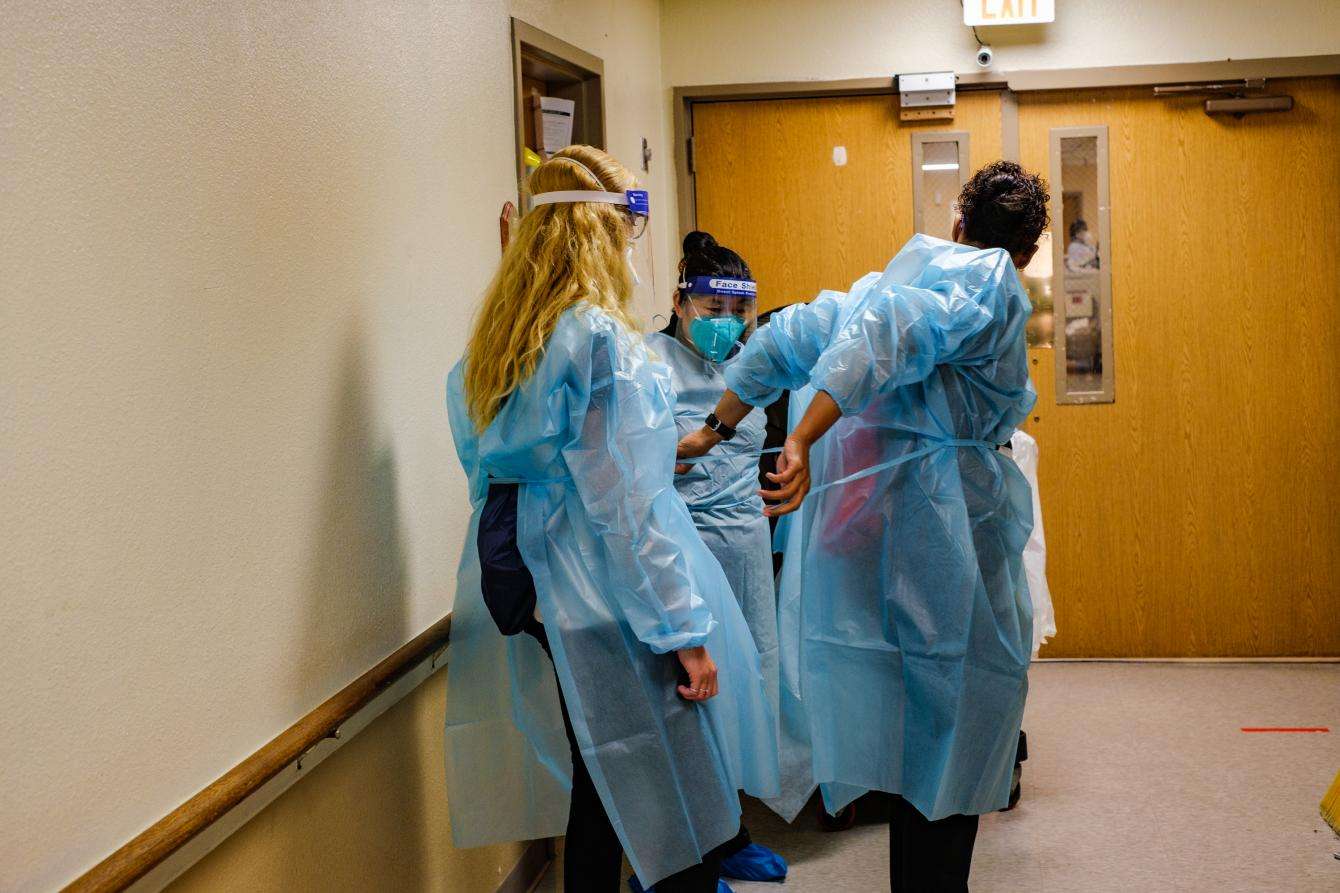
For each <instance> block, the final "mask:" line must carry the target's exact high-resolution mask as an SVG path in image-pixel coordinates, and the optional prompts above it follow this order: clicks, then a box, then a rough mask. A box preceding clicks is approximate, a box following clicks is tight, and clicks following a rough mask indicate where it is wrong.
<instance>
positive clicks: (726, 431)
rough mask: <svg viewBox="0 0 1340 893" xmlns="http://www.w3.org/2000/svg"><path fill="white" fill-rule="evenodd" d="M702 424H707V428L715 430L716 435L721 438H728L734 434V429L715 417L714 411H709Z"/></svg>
mask: <svg viewBox="0 0 1340 893" xmlns="http://www.w3.org/2000/svg"><path fill="white" fill-rule="evenodd" d="M703 424H704V425H706V426H707V430H709V431H715V432H716V435H717V437H720V438H721V439H722V440H730V439H731V438H732V437H734V436H735V429H734V428H732V427H731V426H730V425H727V424H726V423H725V422H723V421H721V419H719V418H717V414H716V413H715V412H709V413H708V414H707V421H705V422H703Z"/></svg>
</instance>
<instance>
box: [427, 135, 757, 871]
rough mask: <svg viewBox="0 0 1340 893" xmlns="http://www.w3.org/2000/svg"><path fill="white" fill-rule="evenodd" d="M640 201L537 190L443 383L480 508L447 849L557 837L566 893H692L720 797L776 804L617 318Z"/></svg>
mask: <svg viewBox="0 0 1340 893" xmlns="http://www.w3.org/2000/svg"><path fill="white" fill-rule="evenodd" d="M636 186H637V183H636V181H635V180H634V179H633V176H632V175H631V174H630V173H629V172H628V171H627V170H626V169H625V168H624V167H623V166H622V165H620V164H619V163H618V162H617V161H615V160H614V159H613V158H611V157H610V156H609V155H607V154H605V153H604V152H601V151H600V150H598V149H593V148H590V147H587V146H570V147H568V148H566V149H563V150H562V151H560V152H559V153H557V154H556V155H555V156H554V157H553V158H551V159H550V160H548V161H546V162H545V163H544V164H542V165H540V167H539V168H537V169H536V171H535V172H534V173H533V174H532V175H531V177H530V180H529V182H528V188H529V191H530V193H531V196H532V198H531V204H532V206H533V207H532V209H531V211H530V212H529V213H528V214H527V215H526V216H525V217H524V218H522V220H521V222H520V225H519V227H518V229H517V233H516V237H515V238H514V240H513V241H512V243H511V244H509V245H508V246H507V248H506V249H505V251H504V253H503V258H502V262H501V265H500V267H499V270H498V273H497V275H496V277H495V278H494V280H493V282H492V284H491V285H490V286H489V288H488V290H487V292H486V293H485V297H484V301H483V305H482V307H481V309H480V314H479V317H478V319H477V320H476V322H475V324H474V328H473V331H472V332H471V335H470V340H469V344H468V346H467V349H466V355H465V357H464V359H462V361H461V362H460V363H458V364H457V365H456V367H455V368H454V369H453V370H452V372H451V376H450V380H449V384H448V401H447V402H448V409H449V411H450V416H451V427H452V434H453V437H454V439H455V443H456V450H457V453H458V455H459V457H460V460H461V464H462V465H463V466H464V468H465V471H466V473H467V475H468V477H469V491H470V499H471V503H472V505H473V507H474V512H473V515H472V517H471V521H470V528H469V532H468V535H467V538H466V545H465V549H464V551H463V554H462V556H461V563H460V572H459V577H458V584H457V591H456V601H455V604H454V608H453V615H452V637H451V646H450V650H449V653H448V662H449V665H450V667H451V672H450V673H449V674H448V681H447V707H446V736H445V743H446V769H447V786H448V794H449V803H450V809H451V828H452V835H453V838H454V840H455V842H456V845H457V846H479V845H483V844H488V843H498V842H504V841H513V840H529V839H536V838H541V837H553V836H558V835H560V834H564V833H565V832H566V836H567V849H566V854H565V865H564V879H565V886H566V889H569V890H590V891H598V893H614V891H616V890H618V889H619V888H620V884H621V880H622V879H621V871H620V868H621V859H622V856H623V855H625V854H626V855H627V856H628V858H629V861H630V862H631V863H632V866H633V869H634V872H635V873H636V875H637V877H638V878H639V879H640V880H641V881H642V882H643V883H644V884H645V885H647V886H650V885H652V884H656V887H657V889H658V890H659V891H661V893H667V891H695V893H707V891H713V890H716V889H717V882H718V871H719V865H718V862H719V858H720V852H719V851H720V848H721V847H722V845H723V844H725V843H727V842H728V841H730V840H732V839H733V838H734V836H735V835H736V834H737V832H738V830H739V827H740V806H739V795H738V791H739V790H740V789H744V790H747V791H749V792H751V793H755V794H757V795H760V796H771V795H773V794H775V793H776V791H777V769H776V756H775V750H772V751H770V747H771V744H772V742H773V740H774V738H773V735H774V730H775V727H776V721H775V719H774V717H773V714H772V710H771V708H770V706H769V704H768V700H767V695H766V694H765V692H764V686H763V677H762V674H761V672H760V669H759V658H758V652H757V649H756V648H755V646H754V643H753V639H752V637H751V635H750V632H749V629H748V627H747V626H746V624H745V620H744V617H743V615H742V614H741V612H740V608H739V605H738V604H737V603H736V601H735V598H734V595H733V594H732V592H731V589H730V586H729V584H728V582H727V580H726V578H725V575H724V574H723V573H722V570H721V567H720V565H719V564H718V563H717V561H716V559H715V558H713V556H712V554H711V552H709V551H708V549H707V548H706V547H705V546H704V545H703V543H702V541H701V540H700V539H699V538H698V536H697V534H696V531H695V530H694V527H693V522H692V519H691V518H690V516H689V513H688V511H687V509H686V508H685V506H684V503H683V501H682V500H681V499H680V498H679V497H678V495H677V494H676V493H675V492H674V490H673V488H672V486H671V475H672V467H673V464H674V452H675V442H676V439H677V436H678V435H677V431H676V427H675V424H674V417H673V400H674V391H673V387H672V385H671V381H670V376H669V372H668V370H667V369H666V368H665V366H664V365H663V364H662V363H661V362H659V361H658V360H657V359H656V358H655V356H654V355H652V354H651V353H650V352H649V351H648V350H647V347H646V345H645V344H644V343H643V339H642V336H641V335H640V334H639V333H638V331H637V329H636V326H635V324H634V323H633V321H632V319H631V317H630V315H629V312H628V306H629V302H630V298H631V295H632V290H633V287H634V280H635V278H636V277H635V273H634V270H635V264H634V263H633V259H632V257H631V256H630V252H629V248H630V247H631V245H632V243H633V242H634V240H635V239H636V236H637V235H638V234H639V232H640V230H641V228H642V226H643V225H644V224H645V218H646V216H647V213H648V208H647V204H646V193H645V192H640V191H638V190H636V188H635V187H636ZM639 218H641V219H639ZM555 680H556V681H557V684H555ZM769 757H770V759H771V762H769Z"/></svg>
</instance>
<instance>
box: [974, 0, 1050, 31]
mask: <svg viewBox="0 0 1340 893" xmlns="http://www.w3.org/2000/svg"><path fill="white" fill-rule="evenodd" d="M1054 21H1056V0H963V24H965V25H1031V24H1034V23H1035V22H1054Z"/></svg>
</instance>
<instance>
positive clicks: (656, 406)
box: [563, 331, 717, 700]
mask: <svg viewBox="0 0 1340 893" xmlns="http://www.w3.org/2000/svg"><path fill="white" fill-rule="evenodd" d="M620 341H622V338H621V337H620V336H619V335H617V334H615V333H611V332H600V331H597V332H596V333H595V334H594V337H593V338H592V344H591V348H590V350H591V354H590V359H589V364H590V375H589V377H586V376H578V379H579V380H580V379H583V378H584V379H585V380H586V381H588V382H590V384H589V386H588V389H587V391H586V393H575V394H573V395H572V397H573V400H572V402H573V403H576V404H580V405H582V406H584V410H583V411H582V412H581V413H580V414H579V415H577V416H574V417H573V420H572V421H573V425H574V429H573V431H572V433H571V435H570V439H569V442H568V443H567V444H566V445H565V446H564V448H563V457H564V459H565V460H566V462H567V465H568V468H569V470H570V472H571V474H572V481H573V485H574V487H575V489H576V491H577V495H578V497H579V498H580V500H581V503H582V507H583V508H584V509H585V511H586V515H587V517H588V518H589V520H590V523H591V527H592V529H593V531H594V532H595V534H596V535H597V536H598V537H599V539H600V541H601V543H602V545H603V548H602V549H601V550H600V551H599V552H598V553H594V554H592V556H591V558H592V560H593V561H600V562H601V563H602V564H603V567H599V568H593V570H595V571H596V572H597V573H598V574H599V575H600V576H602V577H604V579H605V580H606V581H607V583H608V586H609V589H608V590H607V592H608V595H609V596H610V597H611V599H612V600H613V601H614V602H615V603H616V604H617V605H618V607H619V610H620V613H621V614H622V615H623V618H624V619H625V620H626V621H627V623H628V625H629V626H630V627H631V628H632V630H633V633H634V634H635V635H636V636H637V638H638V639H639V640H640V641H642V642H643V643H644V644H645V645H647V647H649V648H651V649H652V650H653V651H655V652H657V653H661V654H664V653H668V652H671V651H674V652H677V657H678V658H679V660H680V663H681V664H683V666H684V668H685V670H687V671H688V675H689V684H688V685H687V686H680V688H679V693H680V694H681V695H682V696H683V697H685V698H687V699H689V700H706V699H707V698H710V697H712V696H713V695H714V694H716V692H717V682H716V667H715V665H714V664H713V662H712V659H711V657H710V656H709V655H708V653H707V649H706V648H705V647H703V646H704V643H705V642H706V640H707V637H708V634H709V633H711V631H712V630H713V629H714V628H715V626H716V623H717V621H716V620H715V619H714V618H713V616H712V612H711V611H710V610H709V609H708V607H707V604H706V602H704V600H703V599H702V597H701V595H700V593H698V592H697V591H695V577H694V574H693V570H692V568H691V567H690V566H689V563H688V561H687V560H686V556H685V551H684V548H683V546H682V545H681V543H682V542H684V540H685V538H686V537H690V536H691V537H694V538H696V537H697V531H696V530H695V529H694V527H693V521H692V519H691V518H690V517H689V515H688V511H687V510H686V509H685V508H684V504H683V501H682V500H681V499H680V498H679V496H678V494H677V493H676V491H675V489H674V485H673V482H672V481H671V477H670V469H669V467H668V465H665V464H661V463H658V462H657V461H656V460H655V457H656V456H657V455H662V456H664V455H665V454H666V452H668V451H669V449H670V445H671V444H673V443H674V431H675V428H674V419H673V415H672V410H671V407H670V404H669V401H668V399H667V395H666V393H665V391H664V390H663V388H662V385H663V383H662V382H659V381H657V380H656V377H655V374H654V373H653V372H652V370H651V369H650V368H649V367H648V366H647V365H646V364H641V363H639V362H638V361H637V360H630V358H629V357H627V356H624V355H623V352H624V351H627V350H630V349H632V348H630V347H629V345H628V344H621V343H620ZM579 390H581V388H579ZM597 556H598V557H597Z"/></svg>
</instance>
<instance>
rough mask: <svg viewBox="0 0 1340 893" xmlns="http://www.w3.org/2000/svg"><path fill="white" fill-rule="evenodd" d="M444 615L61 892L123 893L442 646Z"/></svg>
mask: <svg viewBox="0 0 1340 893" xmlns="http://www.w3.org/2000/svg"><path fill="white" fill-rule="evenodd" d="M450 635H451V615H450V614H448V615H447V616H446V617H443V618H442V619H441V620H439V621H438V622H437V623H434V624H433V625H432V626H430V627H428V629H426V630H424V631H423V632H422V633H420V634H419V635H418V636H415V637H414V639H413V640H411V641H410V642H408V643H406V644H405V645H403V646H401V647H400V648H398V649H396V650H395V652H394V653H392V654H391V655H390V656H389V657H387V658H385V659H384V660H382V661H381V663H379V664H377V665H376V666H375V667H373V668H372V669H371V670H368V671H367V672H366V673H364V674H363V675H362V676H360V677H358V679H356V680H355V681H354V682H353V683H351V684H350V685H348V686H346V687H345V688H343V689H341V690H340V691H339V692H338V693H337V694H336V695H334V696H333V697H332V698H330V699H329V700H327V701H326V702H325V703H323V704H322V705H321V706H319V707H317V708H316V709H315V710H313V711H312V712H311V713H309V714H307V715H306V716H304V717H303V718H302V719H300V720H298V721H297V722H296V723H294V724H293V725H291V726H289V728H288V729H287V730H285V731H284V732H282V733H280V734H279V735H278V736H277V737H276V738H274V739H273V740H271V741H270V742H269V743H268V744H266V745H265V746H264V747H262V748H261V749H260V750H258V751H256V752H255V753H253V754H252V755H251V756H249V757H247V758H246V759H245V760H243V761H242V762H240V763H238V764H237V765H236V766H234V767H233V768H232V769H230V770H228V772H226V773H225V774H224V775H223V776H222V777H220V778H219V779H218V780H217V781H215V782H214V783H213V784H211V785H209V787H207V788H205V789H204V790H202V791H201V792H200V793H198V794H196V795H195V796H194V797H192V798H191V799H190V800H187V801H186V802H185V803H183V804H182V805H181V806H178V807H177V808H176V809H174V810H173V811H172V812H170V813H168V815H166V816H164V817H163V818H162V819H159V820H158V821H157V822H155V823H154V824H153V825H151V826H150V827H148V828H146V829H145V830H144V831H143V832H141V833H140V834H139V835H138V836H137V837H135V839H134V840H131V841H130V842H129V843H127V844H126V845H125V846H123V847H121V848H120V849H119V850H117V851H116V852H114V853H112V854H111V855H110V856H108V857H107V858H106V859H103V860H102V861H101V862H99V863H98V864H97V865H95V866H93V868H91V869H89V871H88V872H86V873H85V874H84V875H82V876H81V877H79V878H78V879H77V880H75V881H74V882H73V883H71V884H70V885H69V886H68V887H66V888H65V893H90V891H98V893H105V891H113V890H124V889H125V888H126V887H128V886H130V885H131V884H132V883H134V882H135V881H137V880H139V879H140V878H142V877H143V876H144V875H146V874H148V873H149V872H150V871H151V870H153V868H154V867H155V866H157V865H158V864H159V863H161V862H163V860H165V859H167V857H168V856H170V855H172V854H173V853H174V852H176V851H177V850H178V849H180V848H181V847H182V846H183V845H185V844H186V843H187V842H188V841H189V840H191V839H192V838H193V837H195V836H196V835H197V834H199V833H200V832H201V831H203V830H205V829H206V828H208V827H209V826H210V824H211V823H213V822H215V821H217V820H218V819H219V818H220V817H221V816H223V815H224V814H226V813H227V812H228V811H229V810H230V809H232V808H233V807H235V806H237V805H238V804H239V803H241V802H242V801H243V800H245V799H246V798H247V797H249V796H251V795H252V794H253V793H255V792H256V791H257V790H259V789H260V787H261V786H262V785H264V784H265V783H266V782H267V781H269V780H270V779H272V778H274V777H275V776H276V775H278V774H279V773H280V772H281V771H282V770H283V769H284V767H285V766H287V765H289V764H290V763H292V762H293V761H294V760H297V759H298V758H299V757H301V756H302V755H303V754H304V753H306V752H307V751H308V750H310V749H311V748H312V747H314V746H316V745H317V744H318V743H320V742H321V741H323V740H324V739H326V738H329V737H331V736H333V735H334V734H335V732H336V730H338V729H339V727H340V725H341V724H343V723H344V722H345V721H346V720H348V719H349V717H351V716H353V715H354V714H355V713H357V712H358V711H359V710H361V709H363V707H365V706H367V704H368V703H369V702H370V701H371V700H372V699H373V698H375V697H376V696H377V695H379V694H380V693H381V692H383V691H385V690H386V689H387V688H388V687H389V686H390V685H391V684H392V683H394V682H395V681H396V680H397V679H399V678H401V677H402V676H404V675H405V674H406V673H408V672H409V671H410V670H411V669H413V668H414V667H415V666H417V665H418V664H419V663H421V662H422V661H423V660H424V659H426V658H427V657H428V656H429V655H431V654H433V652H435V651H437V650H438V649H440V648H442V647H443V646H444V645H446V643H447V639H448V638H449V637H450Z"/></svg>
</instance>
